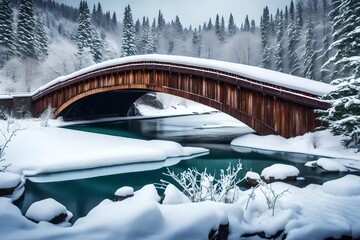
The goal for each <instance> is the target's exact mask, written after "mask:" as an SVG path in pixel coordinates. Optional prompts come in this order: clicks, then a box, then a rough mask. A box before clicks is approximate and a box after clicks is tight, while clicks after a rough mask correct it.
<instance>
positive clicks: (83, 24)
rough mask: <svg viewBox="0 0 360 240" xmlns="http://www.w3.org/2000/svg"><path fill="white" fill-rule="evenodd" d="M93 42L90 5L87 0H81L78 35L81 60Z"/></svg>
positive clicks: (77, 41) (77, 40)
mask: <svg viewBox="0 0 360 240" xmlns="http://www.w3.org/2000/svg"><path fill="white" fill-rule="evenodd" d="M92 42H93V41H92V28H91V18H90V11H89V7H88V4H87V2H86V1H81V2H80V7H79V18H78V29H77V36H76V43H77V47H78V57H79V58H80V62H81V58H82V54H83V52H84V50H85V48H90V47H91V44H92ZM80 65H82V63H80Z"/></svg>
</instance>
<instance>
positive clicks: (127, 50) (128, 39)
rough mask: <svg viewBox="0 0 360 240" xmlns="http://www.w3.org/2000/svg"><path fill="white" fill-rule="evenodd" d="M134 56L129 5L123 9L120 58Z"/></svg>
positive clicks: (133, 38)
mask: <svg viewBox="0 0 360 240" xmlns="http://www.w3.org/2000/svg"><path fill="white" fill-rule="evenodd" d="M132 55H136V45H135V29H134V23H133V18H132V13H131V8H130V5H128V6H127V7H126V8H125V13H124V20H123V38H122V53H121V56H122V57H125V56H132Z"/></svg>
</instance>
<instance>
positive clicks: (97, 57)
mask: <svg viewBox="0 0 360 240" xmlns="http://www.w3.org/2000/svg"><path fill="white" fill-rule="evenodd" d="M90 51H91V55H92V56H93V60H94V62H96V63H99V62H102V61H103V60H104V59H103V58H104V56H103V51H104V48H103V41H102V39H101V37H100V36H99V33H98V31H97V30H96V29H95V28H93V29H92V44H91V46H90Z"/></svg>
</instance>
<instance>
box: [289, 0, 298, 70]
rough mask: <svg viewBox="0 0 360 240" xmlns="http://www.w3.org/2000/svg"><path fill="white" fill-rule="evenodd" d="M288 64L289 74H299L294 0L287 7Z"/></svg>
mask: <svg viewBox="0 0 360 240" xmlns="http://www.w3.org/2000/svg"><path fill="white" fill-rule="evenodd" d="M288 34H289V36H288V39H289V49H288V51H289V66H290V74H292V75H296V76H300V59H299V55H298V52H297V51H298V42H299V26H298V21H296V16H295V7H294V2H293V1H292V0H291V2H290V8H289V27H288Z"/></svg>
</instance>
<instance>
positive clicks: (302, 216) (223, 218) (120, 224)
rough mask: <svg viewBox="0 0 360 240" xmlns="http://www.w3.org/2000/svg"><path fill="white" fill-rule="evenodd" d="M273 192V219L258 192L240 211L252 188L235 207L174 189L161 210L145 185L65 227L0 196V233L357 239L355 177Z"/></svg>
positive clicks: (277, 187)
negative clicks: (219, 233) (34, 217)
mask: <svg viewBox="0 0 360 240" xmlns="http://www.w3.org/2000/svg"><path fill="white" fill-rule="evenodd" d="M271 188H272V189H273V190H274V191H275V192H276V193H281V192H283V191H286V194H285V195H284V196H283V197H281V198H280V199H279V200H278V201H277V203H276V206H275V211H274V215H272V210H269V209H268V207H267V204H266V201H265V198H264V194H263V193H262V192H261V191H260V190H259V189H257V190H256V191H255V197H254V199H250V201H249V204H248V207H247V208H246V206H247V201H248V199H249V194H250V191H251V190H248V191H246V192H242V193H241V196H240V198H239V200H238V201H237V202H235V203H234V204H225V203H215V202H200V203H190V202H189V200H187V199H183V196H181V197H179V194H181V193H179V191H178V192H177V191H176V190H172V191H167V195H166V198H165V200H164V203H163V204H160V203H159V200H160V196H159V195H158V194H157V192H156V189H155V188H154V186H153V185H147V186H145V187H144V188H142V189H140V190H139V191H137V192H135V194H134V197H130V198H128V199H125V200H124V201H121V202H112V201H110V200H107V199H106V200H104V201H103V202H101V203H100V204H99V205H98V206H96V207H95V208H94V209H92V210H91V211H90V212H89V213H88V215H87V216H85V217H83V218H80V219H78V220H77V221H76V222H75V223H74V224H73V226H71V227H67V228H64V227H61V226H58V225H53V224H50V223H47V222H40V223H39V224H35V223H34V222H31V221H30V220H28V219H26V218H25V217H23V216H22V214H21V212H20V210H19V209H18V208H17V207H15V206H14V205H12V203H11V201H10V200H8V199H6V198H0V205H1V206H2V207H1V209H0V222H1V223H2V224H1V227H0V235H1V236H2V238H4V239H24V240H26V239H38V240H41V239H75V240H76V239H81V240H82V239H207V238H208V234H209V233H210V231H211V230H212V229H214V230H216V229H218V227H219V225H221V224H229V239H247V238H244V237H242V238H240V236H243V235H244V234H248V235H253V234H261V233H262V232H263V233H262V234H265V236H267V237H270V236H274V235H275V234H277V233H278V232H281V231H284V233H282V234H281V235H280V238H279V239H281V237H282V236H283V234H286V236H287V237H286V239H325V238H327V237H334V238H336V239H339V238H341V237H342V236H350V237H352V238H354V239H355V238H359V237H360V218H359V217H358V213H359V212H360V204H359V203H360V177H358V176H354V175H347V176H346V177H343V178H342V179H338V180H334V181H330V182H326V183H324V184H323V185H309V186H308V187H306V188H303V189H301V188H297V187H294V186H291V185H288V184H286V183H273V184H271ZM166 199H167V200H166ZM45 209H46V208H45ZM48 209H49V208H48ZM319 213H321V214H319ZM47 214H50V213H47ZM250 239H259V237H255V238H250Z"/></svg>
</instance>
